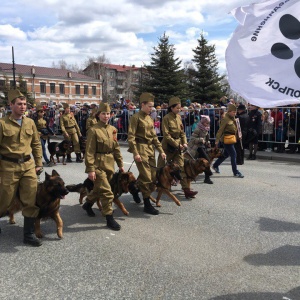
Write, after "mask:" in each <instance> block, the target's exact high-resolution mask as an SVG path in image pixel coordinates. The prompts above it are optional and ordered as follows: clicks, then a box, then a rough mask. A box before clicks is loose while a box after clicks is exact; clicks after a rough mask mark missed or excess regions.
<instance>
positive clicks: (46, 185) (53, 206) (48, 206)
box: [8, 170, 69, 238]
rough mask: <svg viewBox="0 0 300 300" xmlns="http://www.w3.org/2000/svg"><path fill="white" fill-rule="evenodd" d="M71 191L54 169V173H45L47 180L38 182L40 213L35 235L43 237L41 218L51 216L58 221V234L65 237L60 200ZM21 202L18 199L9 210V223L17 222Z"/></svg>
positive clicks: (37, 196) (37, 199)
mask: <svg viewBox="0 0 300 300" xmlns="http://www.w3.org/2000/svg"><path fill="white" fill-rule="evenodd" d="M68 193H69V191H68V190H67V188H66V187H65V183H64V181H63V180H62V178H61V177H60V176H59V174H58V173H57V172H56V171H55V170H52V175H49V174H48V173H45V181H44V182H41V183H39V184H38V188H37V194H36V205H37V206H38V207H39V208H40V211H39V215H38V216H37V218H36V221H35V235H36V236H37V237H38V238H42V237H43V234H42V231H41V219H47V218H51V219H53V220H54V221H55V223H56V228H57V235H58V237H59V238H62V237H63V221H62V219H61V217H60V214H59V206H60V200H61V199H64V198H65V196H66V195H67V194H68ZM21 208H22V207H21V203H20V201H18V200H15V202H14V203H13V204H12V205H11V207H10V208H9V210H8V213H9V223H10V224H15V219H14V214H15V213H16V212H18V211H20V210H21Z"/></svg>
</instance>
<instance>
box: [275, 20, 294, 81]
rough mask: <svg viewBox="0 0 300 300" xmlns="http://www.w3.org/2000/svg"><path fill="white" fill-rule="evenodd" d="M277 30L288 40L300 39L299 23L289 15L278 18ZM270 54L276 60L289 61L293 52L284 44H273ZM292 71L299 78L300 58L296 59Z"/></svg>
mask: <svg viewBox="0 0 300 300" xmlns="http://www.w3.org/2000/svg"><path fill="white" fill-rule="evenodd" d="M279 29H280V31H281V33H282V35H283V36H284V37H285V38H287V39H289V40H298V39H300V22H299V20H298V19H297V18H295V17H294V16H292V15H290V14H285V15H283V16H282V17H281V18H280V20H279ZM271 53H272V55H273V56H275V57H276V58H278V59H291V58H293V56H294V52H293V50H292V49H291V48H290V47H289V46H288V45H286V44H284V43H275V44H274V45H273V46H272V47H271ZM294 69H295V73H296V75H297V76H298V77H299V78H300V57H298V58H297V59H296V61H295V64H294Z"/></svg>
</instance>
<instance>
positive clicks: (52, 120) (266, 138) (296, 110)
mask: <svg viewBox="0 0 300 300" xmlns="http://www.w3.org/2000/svg"><path fill="white" fill-rule="evenodd" d="M228 104H235V105H236V106H237V107H238V106H239V105H241V104H242V105H245V108H246V113H247V114H248V115H249V116H251V114H252V112H251V111H252V109H251V106H250V105H247V104H246V103H238V102H236V101H234V100H233V99H227V98H226V97H222V98H221V99H220V101H219V102H218V103H216V104H210V103H203V104H200V103H190V101H189V100H187V101H186V102H185V103H183V105H182V110H181V113H180V115H181V118H182V123H183V125H184V128H185V133H186V136H187V139H188V140H189V138H190V137H191V134H192V133H193V131H194V130H195V128H196V127H197V124H198V122H200V119H201V115H205V116H208V117H209V119H210V131H209V136H210V140H211V143H212V146H213V145H214V140H215V134H216V132H217V131H218V129H219V125H220V121H221V119H222V118H223V117H224V114H225V112H226V108H227V105H228ZM70 108H71V112H72V113H73V114H74V116H75V118H76V121H77V123H78V125H79V127H80V130H81V132H82V135H83V136H86V120H87V119H88V118H89V116H90V114H91V113H92V111H94V110H95V109H96V108H97V106H96V105H95V104H91V105H87V104H85V105H73V106H70ZM43 109H44V110H45V118H46V120H47V122H48V126H49V127H50V128H51V129H52V130H53V132H54V133H55V134H57V135H59V134H61V131H60V126H59V118H60V116H61V114H62V113H63V110H64V109H63V107H62V106H61V105H54V106H48V105H45V106H44V107H43ZM256 109H257V111H258V113H259V116H260V118H261V126H259V128H256V134H257V139H258V150H265V151H268V152H270V151H277V152H287V153H296V152H297V153H300V106H297V105H289V106H285V107H275V108H269V109H262V108H259V107H256ZM167 110H168V104H167V103H162V104H161V105H157V106H156V107H155V108H153V111H152V113H151V117H152V119H153V121H154V128H155V131H156V134H157V136H158V137H159V139H160V140H161V139H162V130H161V123H162V119H163V117H164V116H165V115H166V114H167ZM8 111H9V109H7V108H4V107H1V108H0V118H1V117H2V116H4V115H5V114H6V113H8ZM138 111H139V105H138V104H134V103H133V102H131V101H128V100H124V99H121V100H120V101H115V102H114V103H112V104H111V119H110V124H111V125H113V126H115V127H116V128H117V129H118V139H119V140H124V141H126V140H127V132H128V124H129V119H130V117H131V116H132V115H133V114H134V113H136V112H138ZM26 115H27V116H28V117H31V118H33V119H34V118H36V111H35V108H34V107H33V108H30V109H28V110H27V112H26ZM250 120H251V118H250ZM248 127H249V128H248V130H246V132H247V131H248V132H249V130H251V122H250V121H249V122H248ZM244 132H245V130H244ZM243 140H244V141H245V140H246V141H247V138H246V137H245V136H244V137H243ZM248 144H249V143H248ZM286 145H287V147H286ZM247 146H248V145H247V143H246V147H247Z"/></svg>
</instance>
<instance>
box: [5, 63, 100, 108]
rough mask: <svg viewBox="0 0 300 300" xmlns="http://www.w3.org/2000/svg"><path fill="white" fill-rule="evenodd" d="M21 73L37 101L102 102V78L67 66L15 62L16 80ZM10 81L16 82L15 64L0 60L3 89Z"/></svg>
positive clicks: (11, 82)
mask: <svg viewBox="0 0 300 300" xmlns="http://www.w3.org/2000/svg"><path fill="white" fill-rule="evenodd" d="M20 76H22V78H23V80H24V83H23V84H25V85H26V89H27V91H28V92H29V93H32V97H33V98H35V101H36V103H41V104H46V103H48V104H59V103H61V104H63V103H68V104H85V103H86V104H92V103H95V104H99V102H100V101H102V80H97V79H95V78H93V77H89V76H86V75H83V74H79V73H75V72H71V71H68V70H64V69H55V68H45V67H39V66H27V65H19V64H15V77H16V80H18V78H19V77H20ZM7 80H8V81H9V84H10V86H13V64H9V63H0V93H1V91H3V89H4V87H5V85H6V84H7Z"/></svg>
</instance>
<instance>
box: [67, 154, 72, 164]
mask: <svg viewBox="0 0 300 300" xmlns="http://www.w3.org/2000/svg"><path fill="white" fill-rule="evenodd" d="M67 162H69V163H71V162H72V158H71V154H67Z"/></svg>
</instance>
